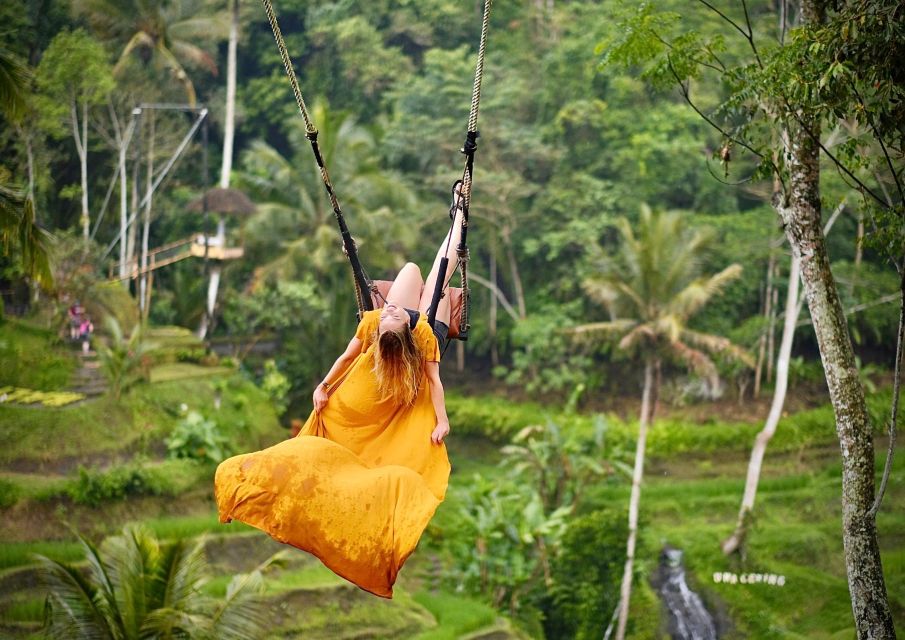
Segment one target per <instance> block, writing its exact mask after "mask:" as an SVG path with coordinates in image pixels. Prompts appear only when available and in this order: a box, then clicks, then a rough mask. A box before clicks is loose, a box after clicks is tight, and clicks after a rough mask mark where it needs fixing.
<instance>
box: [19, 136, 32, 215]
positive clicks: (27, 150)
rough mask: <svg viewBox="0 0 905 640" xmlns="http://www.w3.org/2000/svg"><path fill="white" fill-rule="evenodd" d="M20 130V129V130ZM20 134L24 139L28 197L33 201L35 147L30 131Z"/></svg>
mask: <svg viewBox="0 0 905 640" xmlns="http://www.w3.org/2000/svg"><path fill="white" fill-rule="evenodd" d="M20 131H21V130H20ZM20 135H22V137H23V138H24V140H25V160H26V162H27V165H26V166H27V168H28V199H29V200H31V201H32V202H34V201H35V148H34V145H33V144H32V140H31V133H30V132H22V133H21V134H20Z"/></svg>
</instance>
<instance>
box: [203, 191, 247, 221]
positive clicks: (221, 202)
mask: <svg viewBox="0 0 905 640" xmlns="http://www.w3.org/2000/svg"><path fill="white" fill-rule="evenodd" d="M205 196H206V197H207V210H208V211H209V212H211V213H224V214H231V215H245V216H247V215H251V214H252V213H254V212H255V204H254V202H252V201H251V200H249V199H248V196H247V195H245V194H244V193H242V192H241V191H239V190H238V189H223V188H221V187H214V188H213V189H209V190H208V192H207V193H206V194H205V195H204V196H202V197H200V198H198V199H197V200H195V201H193V202H192V203H191V204H190V205H189V207H188V209H189V211H191V212H193V213H202V212H203V211H204V197H205Z"/></svg>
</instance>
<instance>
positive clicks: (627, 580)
mask: <svg viewBox="0 0 905 640" xmlns="http://www.w3.org/2000/svg"><path fill="white" fill-rule="evenodd" d="M617 228H618V230H619V233H620V236H621V238H620V240H621V242H620V247H619V251H618V253H617V255H616V256H615V257H614V258H613V259H609V260H604V263H603V264H602V265H601V269H600V275H598V276H595V277H592V278H589V279H588V280H587V281H586V282H585V283H584V284H585V289H586V291H587V293H588V295H589V296H590V297H591V298H592V299H594V300H596V301H597V302H600V303H601V304H603V305H604V306H605V307H606V308H607V309H608V310H609V313H610V316H611V318H612V319H611V320H609V321H608V322H596V323H592V324H585V325H581V326H578V327H576V328H575V329H573V331H574V332H575V333H578V334H615V335H617V336H620V340H619V348H620V349H624V350H626V351H628V352H630V353H633V354H635V355H636V356H637V357H638V358H639V359H640V360H641V361H642V362H643V363H644V391H643V393H642V400H641V416H640V420H639V427H638V442H637V446H636V449H635V465H634V469H633V472H632V492H631V498H630V501H629V518H628V521H629V530H628V541H627V545H626V561H625V572H624V574H623V578H622V588H621V592H620V601H619V618H618V626H617V630H616V638H617V640H622V638H624V637H625V627H626V622H627V620H628V605H629V598H630V596H631V588H632V572H633V566H634V559H635V543H636V539H637V534H638V504H639V502H640V499H641V479H642V477H643V474H644V450H645V445H646V441H647V430H648V427H649V426H650V424H651V421H652V420H653V415H654V410H655V408H656V405H657V399H658V394H659V382H660V369H661V364H662V363H663V362H670V363H675V364H679V365H681V366H685V367H688V368H690V369H691V370H693V371H694V372H696V373H697V374H699V375H702V376H704V377H706V378H707V379H709V380H710V381H711V382H712V383H716V382H718V376H717V368H716V364H715V363H714V361H713V360H712V358H711V355H710V354H714V353H719V354H723V355H725V356H728V357H731V358H736V359H740V360H742V361H744V362H750V357H749V356H748V354H746V353H745V352H744V351H743V350H742V349H740V348H738V347H736V346H735V345H733V344H732V343H731V342H729V341H728V340H727V339H726V338H723V337H720V336H715V335H710V334H705V333H700V332H697V331H694V330H692V329H690V328H689V327H688V321H689V320H690V319H691V317H692V316H693V315H694V314H695V313H697V312H698V311H700V309H701V308H702V307H703V306H704V305H705V304H706V303H707V302H708V301H709V300H710V299H711V298H712V297H713V296H715V295H717V294H718V293H719V292H720V291H721V290H722V289H723V287H725V286H726V284H727V283H729V282H730V281H732V280H734V279H735V278H737V277H738V276H739V275H740V273H741V266H740V265H738V264H733V265H730V266H729V267H726V268H725V269H723V270H722V271H721V272H719V273H717V274H716V275H712V276H700V275H699V272H700V266H701V264H700V263H701V250H702V248H703V247H704V245H705V244H706V242H707V241H708V236H707V234H705V233H702V232H700V231H695V230H691V229H688V228H687V227H686V226H685V221H684V220H683V219H682V216H681V215H680V214H678V213H652V212H651V210H650V209H649V208H648V207H646V206H643V207H642V208H641V216H640V220H639V222H638V223H637V224H636V225H635V226H634V228H633V227H632V225H631V224H630V223H629V221H628V220H626V219H625V218H621V219H619V220H618V221H617Z"/></svg>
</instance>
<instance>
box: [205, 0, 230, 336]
mask: <svg viewBox="0 0 905 640" xmlns="http://www.w3.org/2000/svg"><path fill="white" fill-rule="evenodd" d="M229 6H230V15H231V20H230V24H229V45H228V48H227V54H226V122H225V123H224V125H223V164H222V165H221V166H220V186H221V187H222V188H224V189H227V188H229V175H230V173H231V172H232V166H233V140H234V139H235V134H236V48H237V45H238V41H239V0H230V2H229ZM217 241H218V242H219V245H218V246H220V247H225V246H226V228H225V226H224V220H223V216H220V221H219V223H218V225H217ZM221 268H222V267H221V265H220V264H219V263H218V264H216V265H214V266H213V267H212V268H211V279H210V282H209V283H208V286H207V307H206V309H207V313H205V314H204V315H203V316H201V324H200V326H199V327H198V337H200V338H204V337H206V336H207V332H208V331H209V330H210V328H211V327H210V326H209V325H208V323H209V322H210V319H211V318H212V317H213V315H214V308H215V307H216V305H217V291H218V289H219V288H220V271H221Z"/></svg>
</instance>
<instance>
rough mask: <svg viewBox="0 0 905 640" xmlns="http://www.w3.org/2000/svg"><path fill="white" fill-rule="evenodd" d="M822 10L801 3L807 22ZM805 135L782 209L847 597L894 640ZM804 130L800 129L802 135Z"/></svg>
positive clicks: (851, 363)
mask: <svg viewBox="0 0 905 640" xmlns="http://www.w3.org/2000/svg"><path fill="white" fill-rule="evenodd" d="M817 9H819V7H815V4H814V3H813V2H812V1H810V0H805V1H803V2H802V13H803V16H804V18H805V20H806V21H813V20H814V19H815V15H816V11H817ZM805 124H807V128H808V130H809V132H806V131H804V130H798V128H797V127H796V130H794V131H790V132H789V134H790V135H789V136H788V140H789V141H790V143H789V147H790V148H789V149H787V158H788V167H789V181H790V191H791V193H790V196H789V201H788V206H784V207H781V208H780V215H781V216H782V219H783V222H784V224H785V230H786V235H787V237H788V239H789V244H790V245H791V247H792V251H793V254H794V255H795V256H796V257H798V258H799V259H800V260H801V273H802V280H803V283H804V289H805V295H806V297H807V301H808V309H809V310H810V313H811V318H812V320H813V323H814V332H815V334H816V336H817V344H818V346H819V347H820V357H821V360H822V361H823V369H824V371H825V373H826V381H827V386H828V388H829V393H830V401H831V402H832V404H833V411H834V413H835V417H836V434H837V436H838V438H839V444H840V447H841V449H842V539H843V545H844V548H845V564H846V571H847V574H848V583H849V593H850V595H851V599H852V612H853V614H854V618H855V626H856V628H857V630H858V638H859V639H861V638H865V639H866V638H871V639H873V638H895V630H894V629H893V625H892V616H891V614H890V610H889V601H888V598H887V594H886V584H885V581H884V578H883V567H882V564H881V561H880V548H879V545H878V542H877V524H876V520H875V518H874V517H873V516H872V515H871V514H870V509H871V506H872V505H873V501H874V490H875V487H874V445H873V439H872V433H871V425H870V419H869V417H868V413H867V404H866V402H865V399H864V389H863V388H862V386H861V382H860V380H859V378H858V370H857V369H856V367H855V354H854V351H853V349H852V343H851V339H850V336H849V333H848V325H847V323H846V320H845V313H844V311H843V309H842V304H841V302H840V300H839V292H838V290H837V288H836V282H835V280H834V279H833V274H832V272H831V271H830V263H829V258H828V256H827V250H826V243H825V241H824V236H823V233H822V230H821V228H820V187H819V180H820V163H819V155H818V154H819V147H818V146H817V144H816V142H815V141H814V140H813V139H812V138H811V137H810V136H811V135H815V136H816V135H819V127H818V124H817V123H816V122H814V121H811V122H809V123H808V122H805ZM803 128H804V127H801V129H803Z"/></svg>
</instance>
